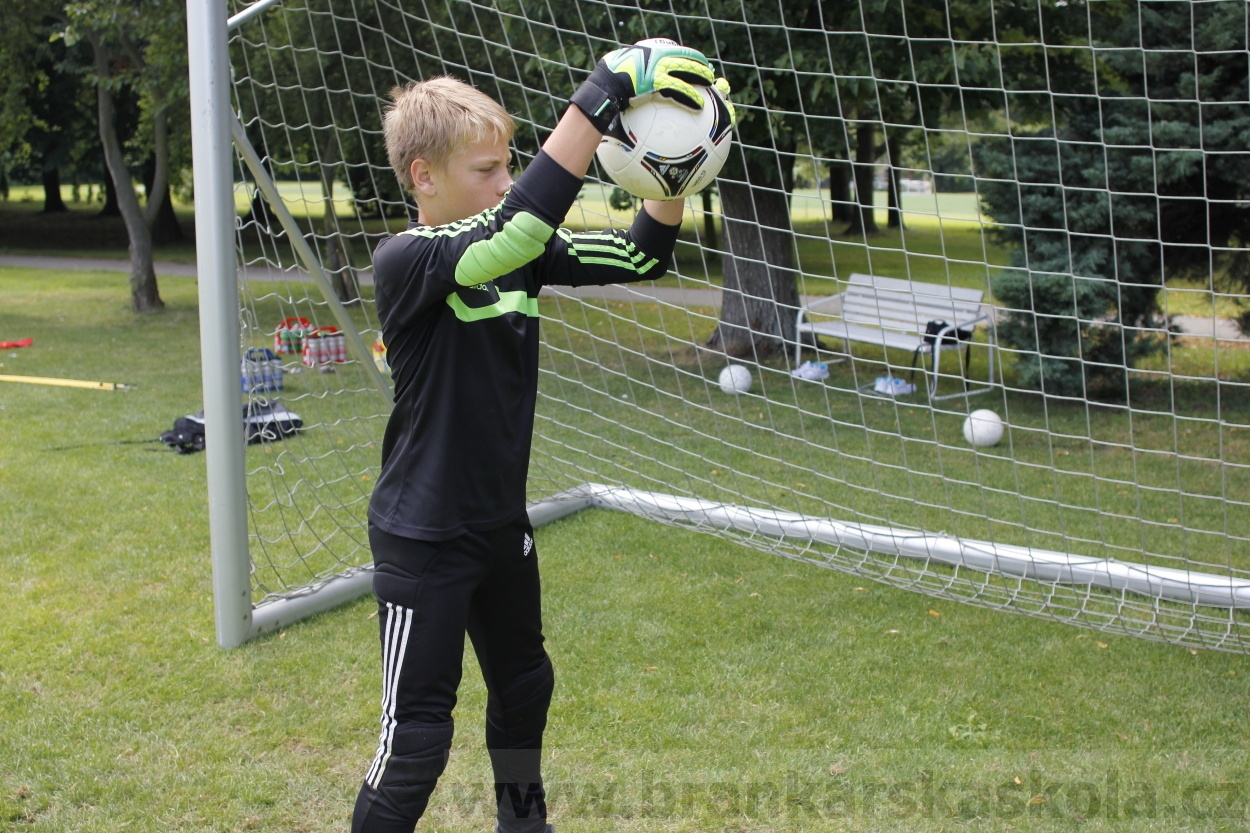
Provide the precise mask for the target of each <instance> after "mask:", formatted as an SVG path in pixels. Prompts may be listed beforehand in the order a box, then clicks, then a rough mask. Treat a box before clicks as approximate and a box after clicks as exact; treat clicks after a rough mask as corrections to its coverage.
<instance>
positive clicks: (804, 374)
mask: <svg viewBox="0 0 1250 833" xmlns="http://www.w3.org/2000/svg"><path fill="white" fill-rule="evenodd" d="M790 375H791V376H794V377H796V378H799V379H808V380H810V381H812V382H819V381H820V380H821V379H828V378H829V365H827V364H825V363H824V362H810V361H809V362H803V363H802V364H801V365H799V366H798V367H797V368H795V369H794V371H793V372H792V373H791V374H790Z"/></svg>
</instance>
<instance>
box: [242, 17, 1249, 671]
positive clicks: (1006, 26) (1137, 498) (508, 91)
mask: <svg viewBox="0 0 1250 833" xmlns="http://www.w3.org/2000/svg"><path fill="white" fill-rule="evenodd" d="M246 8H247V5H246V4H236V5H235V6H234V7H233V8H232V11H233V12H235V13H238V12H241V11H244V10H245V9H246ZM1246 31H1247V29H1246V7H1245V4H1244V3H1242V2H1218V1H1217V2H1203V3H1193V4H1189V3H1184V4H1181V3H1167V2H1156V3H1147V2H1118V1H1117V0H1113V2H1100V3H1085V2H1050V0H1033V2H1026V3H1006V2H991V1H990V0H947V2H946V3H933V2H917V0H891V2H884V3H878V2H873V3H867V2H863V0H860V2H833V3H828V2H820V3H817V2H814V0H812V1H811V2H808V1H807V0H800V2H785V3H780V2H767V3H766V2H750V1H749V0H734V1H733V2H731V0H723V1H722V0H689V2H685V0H671V2H668V3H663V4H644V5H643V6H642V7H641V8H640V7H639V6H636V5H627V4H620V3H611V2H599V1H598V0H543V2H535V1H534V0H496V2H453V1H452V0H442V1H441V2H417V3H399V2H387V1H386V0H287V2H283V3H279V4H276V5H273V6H272V7H270V8H267V9H265V10H264V11H263V12H260V13H258V14H256V15H254V16H252V17H251V18H250V19H248V20H246V21H245V22H242V23H241V24H239V25H238V26H236V27H235V28H234V29H233V31H232V35H231V46H230V49H231V55H230V61H231V66H232V73H233V85H234V106H235V107H236V108H237V115H238V117H239V121H240V123H241V125H242V127H243V131H244V132H245V134H246V136H247V140H248V142H249V143H250V145H251V147H252V148H254V149H255V151H256V153H257V155H258V156H259V158H260V160H261V162H260V170H259V171H257V170H256V169H255V168H254V167H252V166H249V165H247V164H245V162H244V158H243V156H242V155H240V156H239V163H238V167H237V175H236V178H235V194H236V204H237V207H238V210H239V221H238V224H237V246H238V258H239V263H240V272H239V274H240V282H239V283H240V315H241V322H242V325H243V335H242V340H241V343H240V345H239V348H240V359H241V367H242V368H243V370H242V372H241V381H242V383H243V384H244V387H245V389H249V388H250V389H251V390H250V392H249V393H247V395H246V396H245V399H246V400H247V401H249V402H250V403H253V404H252V407H253V408H256V407H258V406H260V405H265V404H270V403H272V402H275V401H277V402H280V403H281V404H282V405H283V406H285V407H286V408H287V409H289V410H290V411H292V412H294V413H296V414H297V415H298V416H299V418H300V419H301V420H302V422H303V427H302V429H301V430H300V431H299V432H298V433H296V434H294V435H291V436H289V437H286V438H283V439H281V440H271V441H263V442H260V443H257V444H254V445H251V446H249V449H248V452H247V466H246V468H247V493H248V500H249V507H250V513H251V516H250V524H251V545H250V547H251V558H252V562H253V570H252V573H253V601H254V602H256V603H263V602H265V601H266V600H269V599H273V598H278V597H283V596H287V595H290V594H298V593H301V592H305V591H306V588H308V587H309V586H313V585H316V584H317V583H318V582H321V581H324V580H325V579H327V578H328V577H330V576H333V575H335V574H336V573H340V572H342V571H344V570H351V569H357V568H360V567H362V566H364V565H367V564H368V563H369V559H370V557H369V552H368V542H367V536H366V531H365V530H366V509H367V505H368V499H369V494H370V490H371V487H372V484H373V480H374V479H375V477H376V474H377V472H378V465H379V457H380V445H381V437H382V434H383V430H384V427H385V423H386V418H387V408H386V406H385V404H384V403H383V401H382V398H381V397H380V396H379V395H378V391H377V389H376V387H375V385H374V384H373V382H372V381H371V378H370V375H369V374H368V373H367V372H366V371H367V369H368V368H367V367H366V366H365V365H364V363H363V362H362V361H360V360H359V357H357V356H353V355H346V356H344V354H343V353H342V352H341V349H342V348H341V339H339V338H337V337H336V334H335V332H334V331H333V330H328V329H323V328H328V327H334V328H338V329H339V330H341V329H342V326H341V325H342V323H343V321H344V320H345V319H343V318H342V316H341V315H340V316H339V317H336V316H335V315H334V312H335V307H339V308H341V311H343V312H344V313H345V314H346V316H347V317H348V318H350V321H351V323H352V326H353V327H354V328H355V329H356V330H357V331H358V332H359V333H360V335H361V337H362V338H363V339H364V341H365V343H366V344H369V345H372V344H373V343H374V341H375V339H376V338H377V335H378V324H377V317H376V313H375V310H374V307H373V285H372V274H371V266H370V253H371V251H372V249H373V247H374V246H375V245H376V244H377V243H378V241H379V240H381V239H382V238H384V237H385V236H387V235H390V234H394V233H396V232H398V231H400V230H402V229H403V228H405V227H406V224H407V222H408V220H409V218H410V217H413V216H415V209H414V206H413V204H412V203H411V202H410V201H408V200H406V199H405V197H404V195H403V194H402V192H401V191H400V189H399V186H398V184H397V183H396V181H395V177H394V175H393V173H392V172H391V170H390V169H389V167H388V164H387V159H386V154H385V148H384V142H383V138H382V133H381V119H382V114H383V111H384V108H385V107H386V105H387V102H388V101H389V92H390V90H391V89H392V88H393V87H395V86H397V85H403V84H406V83H409V82H412V81H416V80H420V79H425V78H430V77H433V76H437V75H444V74H447V75H452V76H456V77H458V78H460V79H462V80H465V81H468V82H470V83H471V84H473V85H474V86H476V87H478V88H479V89H481V90H483V91H485V92H486V93H488V94H489V95H491V96H492V97H494V98H496V99H498V100H499V101H500V102H501V103H502V104H503V105H504V106H505V107H506V108H507V109H508V111H509V112H511V113H512V114H513V115H514V116H515V118H516V121H517V127H518V129H517V135H516V139H515V142H514V149H515V152H516V156H515V160H516V162H517V165H518V168H521V167H524V165H525V164H526V162H527V161H528V160H529V159H531V158H532V157H533V155H534V153H535V152H536V151H537V149H538V148H539V147H540V145H541V143H542V141H543V139H544V138H545V136H546V135H547V134H548V132H549V130H550V128H551V126H552V125H554V124H555V123H556V121H557V120H558V118H559V116H560V115H561V113H562V112H563V110H564V108H565V106H566V102H567V99H568V96H569V95H570V93H571V92H572V91H573V89H575V87H576V85H577V84H578V83H580V81H581V80H582V79H584V78H585V77H586V76H587V74H588V73H589V71H590V69H591V68H593V66H594V63H595V60H596V58H597V56H599V55H601V54H602V53H604V52H606V51H608V50H610V49H613V48H615V47H617V46H618V45H619V44H621V43H632V42H634V41H636V40H638V39H641V38H644V37H656V36H667V37H672V38H674V39H677V40H679V41H680V42H682V43H685V44H688V45H690V46H694V47H697V48H699V49H701V50H702V51H704V52H705V53H706V54H707V55H708V56H709V57H710V58H711V60H712V62H713V64H714V66H715V67H716V68H717V70H718V73H720V74H723V75H725V76H726V77H727V78H728V79H729V80H730V82H731V83H732V85H733V88H734V92H733V94H732V98H733V100H734V101H735V103H736V106H737V112H738V114H739V119H740V121H739V125H738V127H737V129H736V133H735V147H734V150H733V152H732V154H731V159H730V162H729V163H728V165H727V167H726V168H725V170H724V172H723V173H722V176H721V178H720V179H719V180H718V183H717V187H716V188H715V189H713V190H711V191H709V192H706V193H704V194H702V195H699V196H695V197H692V198H690V199H688V201H687V210H686V220H685V223H684V226H683V230H682V237H681V240H680V242H679V244H678V247H677V252H676V257H675V263H674V267H673V269H672V271H671V272H670V273H669V275H668V276H667V277H666V278H664V279H663V280H662V281H658V282H656V283H655V284H641V285H621V286H613V287H606V288H585V289H581V290H569V289H561V288H548V289H545V290H544V292H543V294H542V296H541V298H540V301H539V311H540V315H541V319H542V324H541V326H542V332H543V340H542V347H541V361H542V364H541V376H540V384H539V405H538V418H537V425H536V431H535V437H534V450H533V457H532V463H531V468H530V478H529V497H530V500H531V501H534V502H538V501H541V500H545V499H549V498H551V497H552V496H556V495H565V494H566V493H568V492H569V491H570V490H576V491H577V493H578V494H582V495H585V496H590V497H593V498H594V500H595V501H596V502H598V503H599V505H604V506H611V507H614V508H617V509H623V510H626V511H631V512H635V513H638V514H641V515H644V516H647V517H651V518H654V519H656V520H659V521H662V522H666V523H674V524H680V525H684V526H688V527H694V528H698V529H702V530H705V531H708V532H710V533H713V534H716V535H721V536H724V537H726V538H729V539H732V540H736V541H739V542H741V543H744V544H746V545H748V546H751V547H754V548H757V549H760V550H763V551H766V552H770V553H776V554H779V555H783V556H786V557H791V558H796V559H801V560H805V561H808V562H811V563H814V564H817V565H822V566H830V567H834V568H836V569H839V570H844V571H847V572H851V573H856V574H859V575H862V576H864V577H866V578H869V579H874V580H878V581H882V582H886V583H889V584H893V585H897V586H902V587H907V588H910V589H914V590H918V591H921V592H924V593H928V594H931V595H934V596H940V597H944V598H949V599H954V600H958V601H964V602H970V603H974V604H980V605H986V606H991V607H997V608H1002V609H1004V610H1009V611H1013V612H1017V613H1024V614H1029V615H1036V616H1039V617H1045V618H1051V619H1055V620H1062V621H1067V622H1072V623H1076V624H1080V625H1083V626H1088V627H1094V628H1099V629H1105V630H1110V631H1121V632H1128V633H1133V634H1138V635H1141V636H1145V637H1148V638H1153V639H1162V640H1167V641H1171V642H1177V643H1183V644H1189V645H1193V646H1205V647H1212V648H1220V649H1225V650H1234V651H1245V650H1246V649H1247V647H1250V640H1248V637H1250V631H1247V623H1250V611H1247V610H1246V608H1247V607H1250V511H1248V510H1250V506H1248V504H1250V470H1248V469H1250V465H1248V464H1250V396H1248V391H1247V387H1248V384H1247V383H1248V381H1250V350H1247V347H1250V343H1248V341H1247V339H1246V338H1245V337H1243V336H1242V335H1241V334H1240V330H1239V328H1238V327H1237V325H1236V323H1235V322H1236V319H1237V318H1238V317H1239V316H1240V315H1242V314H1243V312H1244V310H1243V307H1242V298H1241V294H1242V293H1244V287H1245V286H1246V281H1247V275H1250V260H1247V257H1246V250H1245V249H1244V245H1245V242H1246V240H1247V237H1246V234H1247V232H1248V231H1250V221H1248V219H1247V216H1248V215H1250V209H1248V208H1247V205H1248V204H1250V203H1248V202H1247V200H1248V199H1250V196H1248V194H1247V186H1246V183H1247V182H1250V153H1248V152H1247V151H1246V150H1245V147H1246V145H1245V138H1244V137H1245V136H1247V135H1250V101H1248V100H1247V97H1248V92H1247V90H1248V87H1247V78H1248V77H1250V71H1248V56H1250V53H1248V52H1247V44H1246ZM265 178H268V179H271V180H273V181H274V182H275V183H276V187H277V191H278V193H279V194H280V196H281V201H282V203H283V205H282V206H273V205H270V204H269V203H268V202H267V201H266V200H265V199H264V198H263V197H262V196H261V195H260V192H259V191H258V183H259V182H261V180H263V179H265ZM280 209H281V210H280ZM637 209H638V203H637V202H636V201H634V200H631V199H630V197H629V196H628V195H627V194H624V193H623V192H621V191H619V190H617V189H615V188H614V186H613V184H612V183H611V181H610V180H608V179H606V178H605V177H603V176H600V175H599V173H598V171H597V170H596V169H594V168H593V167H592V170H591V175H590V176H589V177H588V178H587V180H586V185H585V188H584V189H583V191H582V193H581V196H580V198H579V200H578V202H577V203H576V204H575V205H574V207H573V210H572V211H571V212H570V214H569V216H568V218H567V225H568V226H569V227H571V228H573V229H582V228H588V229H598V228H603V227H608V226H618V227H621V226H627V225H628V224H629V223H630V222H631V220H632V218H633V216H634V212H635V211H636V210H637ZM284 211H286V212H289V217H288V218H286V219H285V220H284V219H283V217H282V216H280V215H282V214H283V213H284ZM303 243H306V244H307V245H308V246H309V247H310V249H311V251H312V252H313V254H314V260H315V263H312V264H310V263H308V262H305V260H304V259H302V258H301V255H300V252H299V247H300V245H301V244H303ZM318 270H320V272H321V273H322V274H323V275H324V277H325V278H326V279H327V281H328V283H329V286H330V288H331V291H330V292H325V291H323V290H322V289H321V288H320V285H319V284H318V283H317V282H316V281H315V280H314V277H315V275H314V274H313V273H314V272H316V271H318ZM864 276H868V277H864ZM884 279H894V281H895V282H889V281H886V280H884ZM826 299H828V300H826ZM952 299H956V300H958V299H963V301H960V303H962V304H963V305H964V307H966V306H967V305H971V307H972V308H973V309H978V310H979V313H980V314H979V316H969V315H967V314H966V310H965V309H964V307H961V306H959V304H957V303H956V300H952ZM822 301H823V303H821V302H822ZM935 304H936V307H935V306H934V305H935ZM943 304H945V307H943V306H942V305H943ZM978 304H981V306H980V307H979V308H978V307H977V305H978ZM809 307H810V309H809ZM935 309H936V310H937V311H936V312H935ZM943 309H945V310H947V311H948V312H947V314H945V315H943V314H940V313H941V311H942V310H943ZM801 311H802V312H803V316H802V318H801V319H800V317H799V315H800V312H801ZM961 315H964V317H965V320H969V321H971V320H972V319H975V318H978V317H979V319H980V320H977V321H975V322H974V323H971V324H970V325H969V327H968V328H966V329H965V333H968V332H970V333H971V336H970V338H968V340H962V338H963V336H962V334H957V333H954V332H949V331H948V333H947V339H948V340H946V341H943V340H942V339H941V337H940V336H935V335H933V334H931V335H930V339H929V341H928V342H927V343H926V342H925V340H924V335H925V329H926V325H927V324H928V321H929V320H939V319H940V320H943V321H944V322H946V323H947V324H951V325H955V324H959V323H961V321H960V320H956V319H959V318H960V316H961ZM310 333H311V334H310ZM844 336H850V339H849V340H844V338H843V337H844ZM917 346H919V347H920V349H919V350H917V349H916V347H917ZM934 346H937V347H939V348H940V349H938V350H937V351H936V352H937V354H938V356H937V358H940V372H939V373H936V374H935V373H934V372H933V363H934V358H935V357H934V356H933V355H932V352H933V351H932V348H933V347H934ZM279 347H281V348H283V350H294V351H298V350H301V349H302V350H303V351H304V352H302V353H301V352H281V351H279V350H277V348H279ZM265 349H269V350H270V351H274V352H275V353H276V355H275V357H274V359H273V360H272V361H271V362H269V368H270V369H269V371H268V374H269V375H268V376H265V375H264V373H263V372H262V371H261V370H260V369H258V368H259V366H260V365H262V364H265V363H266V362H267V361H269V360H268V359H267V358H266V357H265V355H264V353H263V350H265ZM796 350H797V355H796ZM336 351H339V352H336ZM342 358H346V360H345V361H339V360H337V359H342ZM991 358H992V359H993V363H992V364H991V361H990V360H991ZM247 359H251V360H252V361H251V362H250V363H249V362H248V361H247ZM379 361H381V357H379ZM809 362H810V364H808V363H809ZM729 364H737V365H741V366H743V367H744V368H746V372H747V373H748V374H749V379H750V381H751V385H750V388H749V390H746V391H744V392H725V391H724V390H723V389H722V387H721V384H720V382H719V378H720V374H721V372H722V371H723V370H724V369H725V368H726V367H727V366H728V365H729ZM274 365H280V366H281V369H282V371H283V373H282V388H281V390H273V389H270V390H266V389H264V388H266V387H273V386H274V385H273V384H272V379H271V377H273V376H274V375H275V373H276V371H274V370H273V366H274ZM796 372H799V373H800V374H801V375H795V373H796ZM249 374H251V375H249ZM257 374H259V375H260V378H259V379H258V378H257ZM826 374H827V376H826ZM805 377H814V378H805ZM267 380H269V381H267ZM931 385H933V388H932V390H931V389H930V386H931ZM930 394H933V395H932V396H931V395H930ZM976 409H988V410H991V411H994V412H995V413H997V414H998V416H999V417H1001V419H1002V422H1003V425H1004V433H1003V436H1002V438H1001V441H999V442H998V443H997V444H995V445H986V446H973V445H971V444H970V443H969V442H968V441H967V440H966V439H965V436H964V432H963V427H964V422H965V418H966V417H967V416H968V414H969V412H970V411H972V410H976ZM501 418H506V415H501Z"/></svg>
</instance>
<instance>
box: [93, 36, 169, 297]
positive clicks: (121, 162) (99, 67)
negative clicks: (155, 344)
mask: <svg viewBox="0 0 1250 833" xmlns="http://www.w3.org/2000/svg"><path fill="white" fill-rule="evenodd" d="M91 46H92V49H93V51H94V53H95V70H96V75H98V76H99V78H100V81H99V83H97V85H96V102H97V104H98V106H99V114H100V141H101V142H103V144H104V161H105V163H106V164H107V166H108V172H109V178H110V179H112V181H113V186H114V189H115V191H116V193H117V207H118V208H119V209H120V210H121V215H122V219H124V220H125V221H126V234H127V236H129V238H130V302H131V306H132V307H133V308H134V310H135V312H155V311H156V310H159V309H162V308H163V307H164V306H165V302H164V301H162V300H161V295H160V292H159V291H158V289H157V286H156V271H155V270H154V269H153V266H152V237H151V234H150V233H149V232H148V223H147V220H146V219H145V218H144V216H143V209H142V208H140V206H139V196H138V195H137V194H136V193H135V186H134V183H133V182H132V181H131V179H130V170H129V169H128V168H127V167H126V159H125V157H124V156H123V155H122V147H121V142H120V141H119V140H118V138H117V113H116V109H115V107H114V105H113V94H112V93H110V92H109V90H108V85H107V84H105V83H104V82H105V80H106V79H107V78H108V77H109V69H110V63H111V62H110V60H109V55H108V53H107V52H106V51H105V48H104V45H103V44H101V43H100V42H99V40H98V39H96V38H92V42H91Z"/></svg>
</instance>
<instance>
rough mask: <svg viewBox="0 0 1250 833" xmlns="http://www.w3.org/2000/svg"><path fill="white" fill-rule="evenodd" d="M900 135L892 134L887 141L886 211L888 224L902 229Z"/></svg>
mask: <svg viewBox="0 0 1250 833" xmlns="http://www.w3.org/2000/svg"><path fill="white" fill-rule="evenodd" d="M900 150H901V149H900V148H899V139H898V136H890V138H889V139H887V140H886V143H885V152H886V160H887V161H888V162H889V165H890V167H889V176H888V177H887V178H886V183H887V186H886V187H887V188H888V190H889V195H888V206H889V209H888V212H887V213H886V218H887V219H886V224H887V225H888V226H889V227H890V228H896V229H901V228H902V227H903V211H902V208H903V200H902V192H901V188H902V186H901V185H900V184H899V162H900V161H901V160H900V158H899V156H900Z"/></svg>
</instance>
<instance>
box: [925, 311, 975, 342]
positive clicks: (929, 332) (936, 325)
mask: <svg viewBox="0 0 1250 833" xmlns="http://www.w3.org/2000/svg"><path fill="white" fill-rule="evenodd" d="M949 326H950V324H947V323H946V322H945V321H943V320H941V319H940V318H939V319H937V320H934V321H930V322H929V323H928V324H925V327H924V343H925V344H927V345H929V347H930V349H936V348H937V346H938V333H940V332H942V331H943V330H945V329H946V328H947V327H949ZM971 340H972V330H955V331H954V332H953V333H951V332H948V333H947V334H946V335H944V336H942V346H943V347H954V346H956V345H958V344H959V342H961V341H971Z"/></svg>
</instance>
